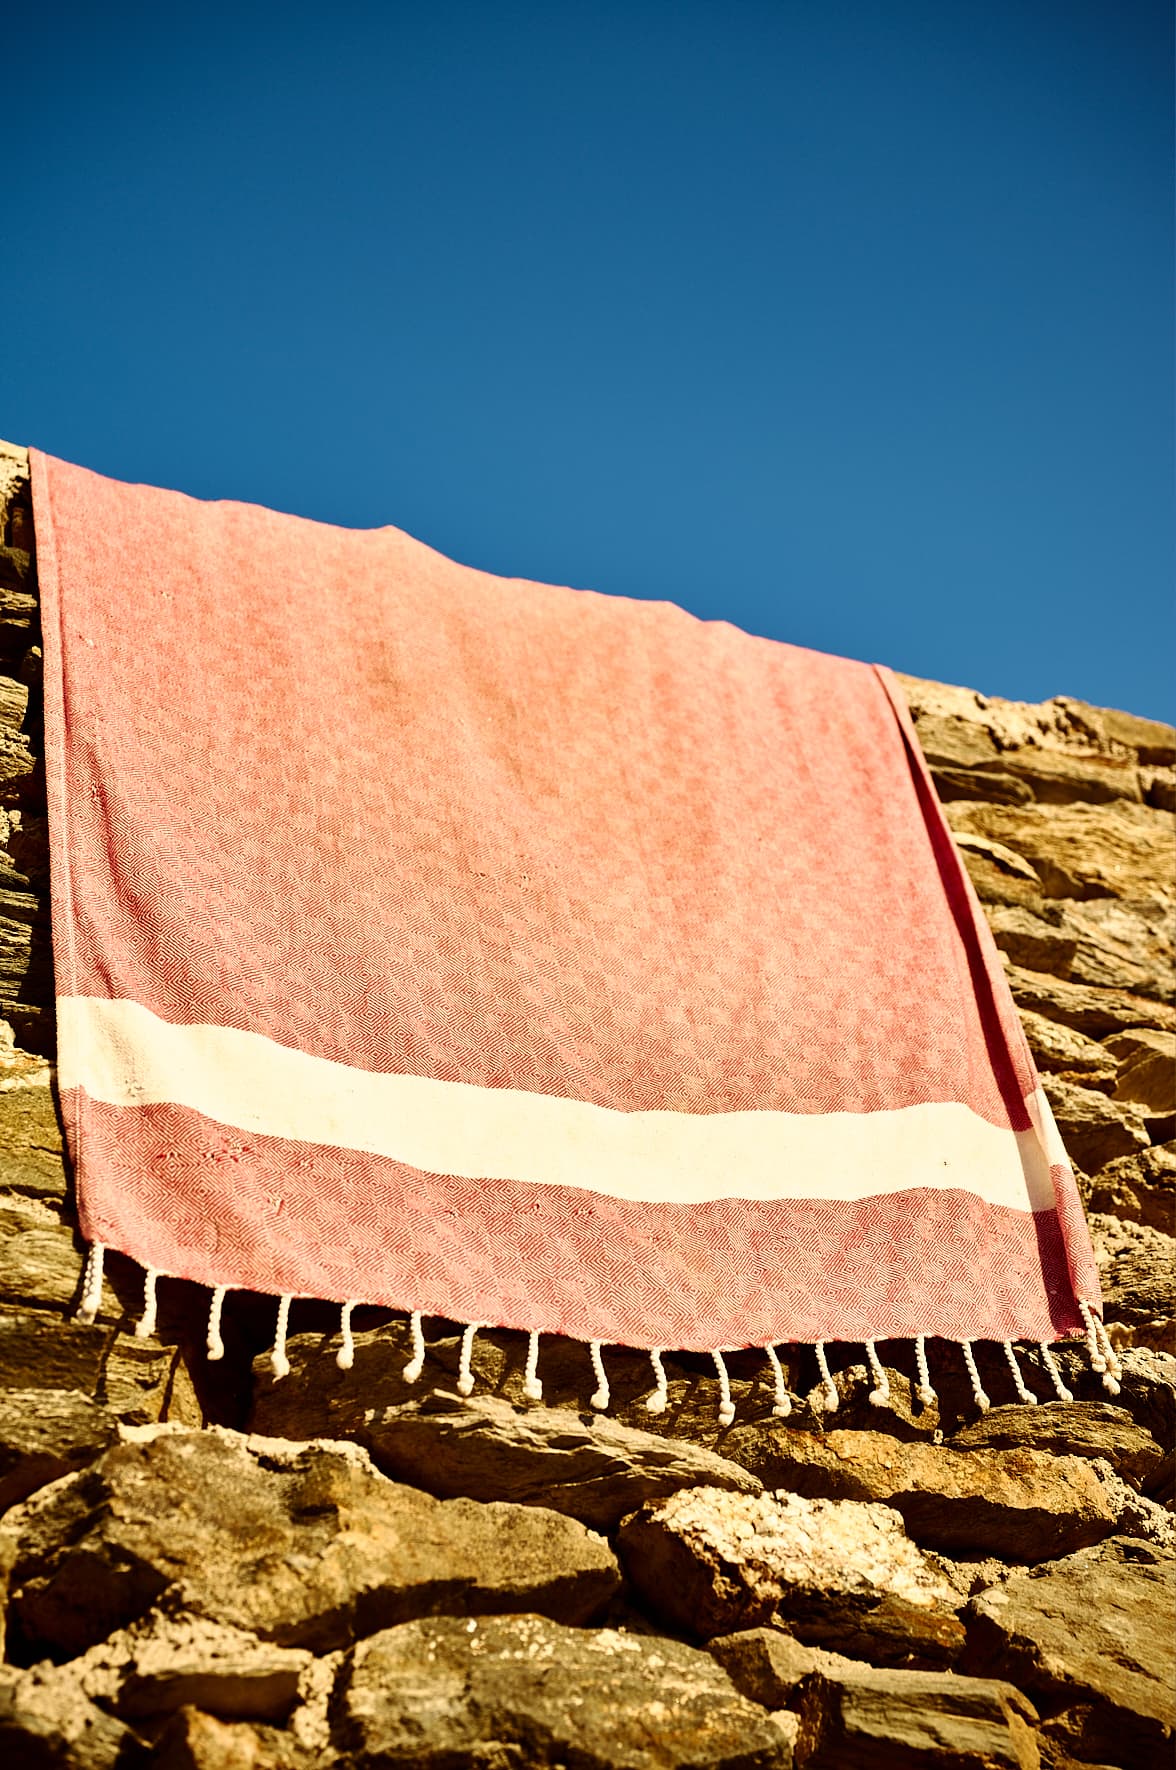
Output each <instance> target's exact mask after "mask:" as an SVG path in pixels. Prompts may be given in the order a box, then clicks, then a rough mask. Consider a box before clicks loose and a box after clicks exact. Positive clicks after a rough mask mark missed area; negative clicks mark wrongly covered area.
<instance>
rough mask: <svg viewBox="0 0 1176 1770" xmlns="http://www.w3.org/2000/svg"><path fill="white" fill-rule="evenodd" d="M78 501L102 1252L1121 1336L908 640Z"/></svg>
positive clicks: (65, 955) (56, 795)
mask: <svg viewBox="0 0 1176 1770" xmlns="http://www.w3.org/2000/svg"><path fill="white" fill-rule="evenodd" d="M33 491H34V509H35V523H36V533H37V545H38V560H39V574H40V583H41V594H42V604H43V623H44V646H45V714H46V743H47V783H48V793H49V808H50V840H51V854H52V894H53V938H54V954H55V964H56V973H57V993H58V1026H59V1063H60V1083H61V1092H62V1102H63V1107H64V1110H65V1115H66V1120H67V1132H68V1136H69V1141H70V1148H71V1151H72V1155H73V1159H74V1164H75V1169H76V1175H77V1186H78V1200H79V1209H80V1213H81V1219H82V1225H83V1229H84V1231H85V1233H86V1234H87V1235H88V1236H89V1237H91V1238H92V1239H93V1240H94V1241H96V1242H101V1243H103V1244H105V1245H107V1246H111V1247H114V1248H117V1249H120V1250H122V1251H123V1252H125V1253H127V1254H130V1255H132V1256H133V1257H134V1258H136V1259H137V1260H139V1261H141V1262H142V1263H143V1264H144V1265H145V1266H147V1267H148V1268H150V1269H151V1270H152V1271H154V1272H159V1273H163V1274H169V1275H173V1276H179V1277H185V1278H190V1279H195V1280H198V1281H200V1282H202V1283H204V1284H206V1285H209V1286H212V1287H216V1288H220V1287H228V1288H230V1289H233V1288H248V1289H256V1290H262V1291H267V1292H272V1293H273V1294H275V1295H280V1296H295V1297H297V1296H315V1297H323V1298H330V1299H333V1300H335V1301H338V1302H341V1303H347V1302H353V1301H364V1302H372V1303H380V1304H384V1305H387V1306H390V1307H392V1308H396V1309H401V1310H405V1311H420V1312H424V1313H430V1314H441V1315H445V1316H449V1317H456V1318H459V1319H462V1320H468V1321H471V1322H474V1321H476V1322H486V1323H494V1324H497V1325H502V1326H509V1327H516V1328H525V1329H528V1330H532V1331H541V1332H543V1333H553V1332H558V1333H565V1334H575V1335H577V1336H579V1337H581V1338H583V1339H586V1340H589V1341H601V1342H616V1343H624V1344H628V1345H633V1346H643V1347H647V1348H663V1347H681V1348H690V1349H695V1350H713V1349H717V1348H727V1347H737V1346H741V1345H748V1344H758V1345H764V1344H769V1343H773V1344H774V1343H777V1342H784V1341H789V1340H838V1339H855V1338H860V1339H869V1340H873V1339H875V1338H884V1337H887V1336H895V1335H903V1336H906V1335H910V1336H916V1335H929V1334H942V1335H947V1336H951V1337H955V1338H969V1339H970V1338H983V1337H991V1338H994V1339H999V1340H1011V1339H1017V1338H1032V1339H1036V1340H1049V1339H1052V1338H1055V1337H1058V1336H1060V1335H1062V1334H1066V1333H1071V1332H1078V1331H1080V1330H1081V1328H1082V1325H1083V1319H1082V1311H1081V1309H1080V1307H1079V1304H1080V1302H1085V1303H1086V1304H1087V1305H1094V1306H1095V1307H1097V1305H1098V1294H1099V1293H1098V1281H1097V1275H1096V1270H1095V1265H1094V1261H1093V1257H1092V1254H1091V1249H1090V1243H1089V1238H1088V1235H1087V1231H1086V1227H1085V1223H1084V1221H1083V1218H1082V1212H1081V1208H1080V1204H1079V1199H1078V1194H1077V1189H1076V1186H1075V1182H1074V1177H1073V1174H1072V1171H1071V1169H1070V1166H1069V1164H1068V1162H1067V1160H1066V1157H1065V1152H1064V1150H1063V1149H1062V1147H1061V1145H1060V1142H1059V1140H1058V1137H1057V1133H1056V1130H1055V1129H1054V1127H1053V1123H1052V1119H1051V1117H1050V1113H1049V1107H1048V1104H1047V1103H1046V1101H1045V1098H1044V1096H1043V1095H1042V1093H1041V1091H1040V1088H1039V1086H1038V1080H1037V1076H1036V1074H1035V1071H1034V1067H1033V1063H1032V1059H1031V1057H1030V1055H1029V1052H1028V1050H1027V1047H1026V1045H1025V1042H1024V1039H1023V1036H1022V1034H1021V1030H1020V1027H1019V1024H1018V1021H1017V1016H1016V1012H1015V1010H1014V1007H1013V1004H1012V1001H1011V999H1010V997H1009V994H1008V990H1007V987H1006V985H1005V982H1004V977H1003V972H1002V969H1001V965H1000V960H999V955H998V954H997V952H996V950H995V948H994V946H993V944H992V941H991V938H990V936H989V933H988V930H987V927H986V925H985V923H984V919H983V917H982V915H981V914H980V911H979V907H978V905H977V903H976V900H975V897H974V894H973V893H972V890H971V887H970V885H969V883H968V880H967V877H966V874H965V873H964V871H963V869H962V867H961V865H960V863H959V860H958V857H957V854H956V851H955V848H954V845H953V843H952V840H951V837H950V834H949V832H948V830H947V828H946V825H945V823H944V821H943V817H942V814H941V812H940V809H939V806H938V803H937V801H936V798H935V795H934V792H933V790H932V787H931V784H930V780H929V778H928V776H927V772H926V769H925V767H924V765H923V762H922V758H921V755H920V753H919V749H918V745H917V743H916V741H915V738H914V734H913V731H912V729H911V726H910V722H909V719H908V717H907V714H906V710H905V706H904V704H903V701H902V696H901V692H900V690H899V689H898V686H897V684H896V682H895V680H894V678H893V677H892V676H891V675H890V673H889V672H888V671H886V670H884V669H881V668H876V667H872V666H869V665H865V664H861V663H855V662H851V661H848V660H845V659H840V658H834V657H828V656H825V655H823V654H819V653H815V652H812V651H807V650H804V649H801V648H799V647H795V646H791V645H785V644H779V643H776V642H772V641H768V640H764V639H758V638H753V637H750V636H748V635H747V634H744V633H742V632H739V631H738V630H737V629H735V628H733V627H731V626H729V625H727V624H726V623H722V622H703V621H699V620H696V619H694V618H693V617H692V616H690V615H688V614H686V613H684V612H683V611H682V610H681V609H678V608H676V607H674V606H673V605H671V604H668V603H662V602H642V601H633V600H629V599H626V598H622V597H609V596H601V595H597V594H594V593H592V592H587V591H574V590H569V589H561V588H553V587H549V586H545V585H539V584H532V583H526V582H522V581H517V580H510V579H503V578H497V577H493V576H490V575H489V574H487V573H484V572H479V571H475V570H472V569H469V568H467V567H464V566H460V565H456V564H454V563H453V562H451V561H450V560H447V559H445V558H443V557H441V556H440V555H439V554H437V553H435V552H433V551H432V550H431V549H429V548H428V547H426V546H424V545H422V544H421V543H420V542H418V541H415V540H413V539H411V538H410V537H409V536H407V535H405V534H403V533H401V532H400V531H399V530H397V529H394V528H385V529H377V530H371V531H354V530H346V529H340V528H333V527H329V526H327V525H324V524H319V523H312V522H308V521H304V520H302V519H300V518H296V517H292V516H286V515H280V514H276V513H274V512H272V511H269V510H264V509H260V508H255V507H251V506H247V505H242V504H236V503H204V502H200V501H197V500H195V499H192V498H188V497H185V496H182V495H180V494H178V493H175V492H169V491H163V490H158V489H155V488H152V487H147V486H132V485H123V484H119V483H116V482H114V481H111V480H107V479H104V478H101V477H99V476H98V475H96V474H93V473H90V472H87V471H85V470H83V469H81V468H77V467H72V466H69V465H67V464H65V463H63V462H60V461H57V460H54V459H53V458H51V457H49V456H46V455H43V454H37V453H34V456H33Z"/></svg>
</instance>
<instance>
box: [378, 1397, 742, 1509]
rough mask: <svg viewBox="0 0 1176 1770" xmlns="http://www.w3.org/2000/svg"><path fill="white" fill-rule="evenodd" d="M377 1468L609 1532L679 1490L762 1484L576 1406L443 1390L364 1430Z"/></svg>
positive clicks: (431, 1487)
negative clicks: (584, 1416) (523, 1403)
mask: <svg viewBox="0 0 1176 1770" xmlns="http://www.w3.org/2000/svg"><path fill="white" fill-rule="evenodd" d="M362 1436H363V1442H364V1443H365V1444H366V1446H367V1448H368V1449H369V1450H370V1452H371V1454H372V1458H373V1461H374V1462H375V1463H376V1466H377V1467H378V1468H380V1469H382V1470H383V1471H384V1473H385V1474H387V1475H391V1476H392V1477H394V1478H395V1479H396V1480H398V1481H407V1482H410V1483H411V1484H412V1485H413V1486H415V1487H420V1488H423V1489H425V1491H426V1492H428V1493H432V1494H435V1495H436V1496H437V1497H438V1498H440V1499H453V1498H456V1497H458V1496H459V1495H465V1496H467V1497H468V1498H471V1499H479V1500H510V1501H513V1502H515V1503H516V1504H521V1505H540V1506H550V1507H551V1508H552V1509H553V1510H555V1511H557V1512H564V1513H566V1514H567V1515H568V1516H569V1517H571V1518H579V1519H580V1521H581V1522H582V1523H584V1524H588V1525H591V1526H592V1528H593V1529H594V1530H603V1531H608V1530H612V1529H614V1528H615V1527H616V1525H618V1524H619V1523H620V1521H621V1519H622V1518H623V1517H624V1516H625V1514H626V1513H628V1512H635V1511H636V1510H637V1507H638V1506H640V1505H642V1504H643V1503H644V1502H645V1501H646V1500H651V1499H662V1498H664V1497H665V1496H666V1495H667V1494H670V1493H676V1492H677V1490H678V1489H679V1488H680V1487H725V1488H731V1489H733V1490H737V1491H739V1492H742V1493H758V1492H759V1491H760V1483H759V1481H758V1480H757V1479H756V1477H755V1476H754V1475H752V1474H750V1473H749V1472H748V1471H747V1470H746V1469H742V1468H740V1467H739V1465H738V1464H737V1463H731V1462H728V1461H727V1460H726V1459H725V1458H723V1457H719V1456H715V1455H714V1453H713V1452H711V1451H707V1450H703V1449H701V1448H700V1447H698V1446H696V1445H691V1444H686V1443H681V1442H679V1443H675V1442H674V1441H673V1440H671V1439H666V1438H659V1437H656V1436H655V1435H654V1434H653V1433H652V1432H640V1431H637V1430H635V1429H634V1428H633V1427H631V1426H622V1425H620V1424H619V1423H618V1422H617V1421H615V1420H611V1419H609V1418H607V1417H606V1416H602V1417H598V1418H596V1419H593V1420H589V1421H583V1420H581V1418H580V1416H579V1415H578V1414H575V1413H572V1412H571V1411H570V1410H567V1409H559V1408H548V1407H531V1408H528V1409H527V1410H526V1412H520V1411H518V1410H516V1409H515V1408H514V1407H512V1406H511V1404H510V1403H509V1402H508V1401H505V1400H503V1399H501V1398H500V1397H498V1396H486V1397H480V1396H472V1397H471V1398H470V1399H469V1400H468V1401H463V1400H462V1399H461V1397H460V1396H457V1395H450V1394H446V1393H445V1392H444V1391H443V1390H441V1391H435V1392H434V1393H433V1394H432V1395H429V1396H426V1397H425V1398H424V1400H422V1401H419V1402H409V1403H406V1404H405V1405H404V1406H403V1407H399V1408H389V1409H386V1410H384V1411H383V1412H382V1413H380V1414H378V1415H376V1416H375V1417H374V1418H373V1419H372V1420H371V1421H370V1423H369V1424H368V1425H366V1426H365V1428H364V1431H363V1435H362Z"/></svg>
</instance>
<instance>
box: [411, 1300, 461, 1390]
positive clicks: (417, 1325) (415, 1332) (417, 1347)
mask: <svg viewBox="0 0 1176 1770" xmlns="http://www.w3.org/2000/svg"><path fill="white" fill-rule="evenodd" d="M408 1331H409V1334H410V1335H411V1336H412V1357H411V1358H410V1359H409V1361H408V1363H407V1364H406V1365H405V1367H404V1369H403V1371H401V1373H400V1374H401V1376H402V1377H403V1378H404V1380H405V1382H406V1383H416V1382H419V1380H420V1375H421V1372H422V1371H423V1370H424V1368H425V1331H424V1329H423V1328H422V1326H421V1312H420V1310H419V1309H414V1310H413V1312H412V1314H411V1315H410V1316H409V1318H408ZM471 1386H472V1385H471Z"/></svg>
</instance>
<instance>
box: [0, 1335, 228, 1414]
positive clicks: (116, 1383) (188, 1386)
mask: <svg viewBox="0 0 1176 1770" xmlns="http://www.w3.org/2000/svg"><path fill="white" fill-rule="evenodd" d="M4 1389H18V1390H30V1389H32V1390H40V1391H47V1390H58V1391H60V1390H69V1389H76V1390H78V1391H79V1392H80V1393H81V1394H82V1395H84V1396H88V1397H89V1398H90V1399H91V1400H94V1401H99V1402H101V1404H102V1405H103V1406H105V1407H107V1408H108V1409H109V1410H110V1412H111V1413H112V1414H115V1415H116V1416H117V1417H118V1418H119V1419H120V1420H124V1421H126V1422H128V1423H130V1424H134V1425H147V1424H149V1423H151V1422H153V1421H155V1420H161V1419H162V1420H173V1421H181V1422H183V1423H185V1424H188V1425H192V1426H198V1425H199V1424H200V1421H201V1417H202V1410H201V1407H200V1402H199V1400H198V1398H197V1395H196V1391H195V1389H194V1387H193V1385H192V1380H191V1377H190V1376H189V1374H188V1370H187V1367H186V1365H185V1364H184V1361H183V1358H182V1356H181V1354H180V1351H179V1349H178V1348H177V1347H174V1346H163V1345H161V1344H160V1343H159V1341H158V1340H137V1339H135V1338H134V1337H133V1336H132V1335H130V1334H126V1333H119V1332H118V1331H117V1329H116V1328H115V1327H113V1326H112V1325H110V1324H109V1323H101V1322H95V1323H94V1324H93V1325H92V1326H84V1325H83V1324H82V1323H80V1322H77V1321H69V1320H66V1319H65V1318H64V1317H63V1316H61V1315H59V1314H53V1313H51V1312H50V1311H48V1310H32V1309H12V1310H11V1311H9V1310H5V1309H4V1308H2V1307H0V1390H4Z"/></svg>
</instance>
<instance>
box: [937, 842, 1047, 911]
mask: <svg viewBox="0 0 1176 1770" xmlns="http://www.w3.org/2000/svg"><path fill="white" fill-rule="evenodd" d="M952 834H953V835H954V837H955V843H956V847H957V848H958V849H959V851H960V858H961V859H962V861H963V863H964V866H965V868H966V869H967V873H968V877H969V878H970V879H971V881H972V884H973V885H974V886H975V888H976V895H977V896H978V897H979V899H980V901H981V903H983V904H993V903H995V904H1021V905H1024V906H1025V907H1026V908H1028V909H1038V908H1040V906H1041V903H1042V901H1043V898H1044V895H1045V893H1044V891H1043V888H1042V884H1041V879H1040V877H1039V876H1038V873H1037V869H1036V868H1035V867H1033V866H1031V865H1030V864H1029V862H1028V861H1027V860H1026V859H1025V856H1024V855H1023V854H1018V853H1017V852H1016V850H1015V849H1013V848H1010V847H1009V846H1008V845H1007V843H1004V842H994V841H992V840H991V839H990V838H989V837H988V836H982V835H979V834H975V833H973V832H971V831H969V830H956V829H953V831H952Z"/></svg>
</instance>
